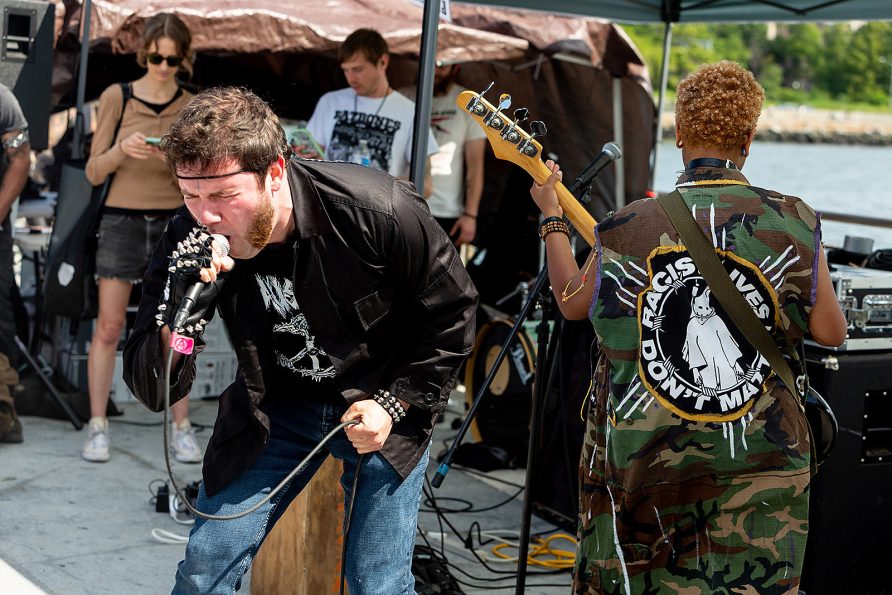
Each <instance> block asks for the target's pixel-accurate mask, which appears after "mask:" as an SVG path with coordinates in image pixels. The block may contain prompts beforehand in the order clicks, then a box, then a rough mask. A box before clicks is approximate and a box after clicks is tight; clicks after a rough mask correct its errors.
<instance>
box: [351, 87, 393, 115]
mask: <svg viewBox="0 0 892 595" xmlns="http://www.w3.org/2000/svg"><path fill="white" fill-rule="evenodd" d="M388 97H390V85H387V90H386V91H385V92H384V97H382V98H381V103H379V104H378V109H376V110H375V113H374V114H372V115H373V116H377V115H378V112H380V111H381V108H382V107H383V106H384V102H385V101H387V98H388ZM358 100H359V93H356V92H355V91H354V92H353V111H354V112H355V111H356V102H357V101H358Z"/></svg>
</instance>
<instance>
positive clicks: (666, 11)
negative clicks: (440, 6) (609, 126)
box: [467, 0, 892, 23]
mask: <svg viewBox="0 0 892 595" xmlns="http://www.w3.org/2000/svg"><path fill="white" fill-rule="evenodd" d="M467 1H468V2H469V3H471V4H483V5H488V6H506V7H515V8H525V9H529V10H543V7H542V4H541V2H531V1H530V0H467ZM547 10H548V12H550V13H564V14H576V15H585V16H590V17H599V18H603V19H609V20H611V21H619V22H625V23H694V22H697V23H729V22H737V23H754V22H769V21H784V22H814V21H850V20H853V19H858V20H868V21H883V20H892V2H890V1H889V0H551V1H550V2H549V3H548V6H547Z"/></svg>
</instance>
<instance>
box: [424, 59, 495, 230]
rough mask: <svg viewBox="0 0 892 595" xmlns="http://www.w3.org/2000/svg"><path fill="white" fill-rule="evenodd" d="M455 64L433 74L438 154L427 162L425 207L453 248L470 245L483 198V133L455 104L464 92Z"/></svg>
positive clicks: (435, 132) (432, 110)
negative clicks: (428, 189)
mask: <svg viewBox="0 0 892 595" xmlns="http://www.w3.org/2000/svg"><path fill="white" fill-rule="evenodd" d="M458 70H459V66H458V64H451V65H446V66H442V65H438V66H437V70H436V72H435V74H434V97H433V103H432V105H431V128H432V129H433V131H434V135H435V137H436V139H437V144H438V145H439V146H440V150H439V151H438V152H437V154H436V155H433V156H432V157H431V177H432V178H433V183H434V190H433V193H431V195H430V196H429V197H428V199H427V205H428V207H429V208H430V210H431V214H432V215H433V216H434V219H436V220H437V222H438V223H439V224H440V227H442V228H443V230H444V231H446V233H448V234H449V236H450V237H451V238H452V241H453V242H454V243H455V245H456V246H461V245H462V244H468V243H470V242H473V241H474V238H475V236H476V235H477V213H478V211H479V208H480V197H481V195H482V194H483V154H484V151H485V147H486V135H485V134H484V132H483V129H482V128H480V126H479V125H478V124H477V122H475V121H474V119H473V118H471V116H469V115H468V114H466V113H465V112H464V110H462V109H460V108H459V107H458V105H457V104H456V103H455V100H456V98H457V97H458V96H459V94H460V93H461V92H462V91H464V90H465V89H464V87H460V86H459V85H457V84H456V83H455V79H456V77H457V76H458Z"/></svg>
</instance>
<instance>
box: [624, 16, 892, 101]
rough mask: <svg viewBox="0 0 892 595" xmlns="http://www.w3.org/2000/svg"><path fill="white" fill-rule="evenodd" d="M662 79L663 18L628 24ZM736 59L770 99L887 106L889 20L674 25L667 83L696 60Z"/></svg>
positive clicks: (891, 49) (890, 89)
mask: <svg viewBox="0 0 892 595" xmlns="http://www.w3.org/2000/svg"><path fill="white" fill-rule="evenodd" d="M623 28H624V29H625V30H626V32H627V33H628V34H629V35H630V37H631V38H632V40H633V41H634V42H635V44H636V45H637V46H638V48H639V50H640V51H641V53H642V54H643V56H644V59H645V61H646V62H647V66H648V70H649V71H650V73H651V79H652V82H653V85H654V87H655V91H656V90H657V89H656V87H658V85H659V81H660V69H661V67H662V51H663V32H664V28H663V27H662V26H660V25H625V26H624V27H623ZM723 59H727V60H733V61H735V62H738V63H740V64H742V65H744V66H746V67H747V68H749V69H750V70H752V71H753V73H754V74H755V75H756V78H757V79H758V80H759V82H760V83H761V84H762V86H763V87H764V88H765V93H766V95H767V99H768V100H769V101H771V102H773V103H783V102H798V103H808V104H821V103H831V104H832V103H846V104H849V103H851V104H863V105H873V106H888V107H890V108H892V97H890V93H892V22H869V23H864V22H856V21H852V22H848V23H833V24H830V23H827V24H821V23H807V24H801V25H799V24H781V23H777V24H774V23H771V24H752V25H727V24H721V25H713V24H679V25H675V26H673V29H672V50H671V54H670V64H669V89H670V91H671V90H672V89H674V88H675V85H676V84H677V83H678V81H679V80H680V79H681V78H682V77H683V76H684V75H685V74H687V73H689V72H691V71H692V70H694V69H695V68H697V66H699V65H700V64H703V63H707V62H715V61H718V60H723Z"/></svg>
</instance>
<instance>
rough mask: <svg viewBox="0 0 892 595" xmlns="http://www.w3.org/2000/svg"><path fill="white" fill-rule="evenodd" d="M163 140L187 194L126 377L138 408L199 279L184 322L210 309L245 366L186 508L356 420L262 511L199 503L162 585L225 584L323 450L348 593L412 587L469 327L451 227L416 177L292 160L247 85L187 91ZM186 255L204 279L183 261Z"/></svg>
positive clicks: (247, 499) (156, 267) (271, 474)
mask: <svg viewBox="0 0 892 595" xmlns="http://www.w3.org/2000/svg"><path fill="white" fill-rule="evenodd" d="M162 147H163V150H164V151H165V153H166V158H167V163H168V165H169V167H170V168H171V169H172V171H173V172H174V173H175V174H176V177H177V180H178V183H179V187H180V190H181V192H182V193H183V196H184V197H185V207H184V208H183V209H181V210H180V211H179V212H178V214H177V215H176V216H175V217H174V218H173V219H172V221H171V223H170V225H169V226H168V228H167V230H166V232H165V233H164V235H163V237H162V239H161V241H160V243H159V245H158V247H157V249H156V250H155V253H154V256H153V258H152V262H151V264H150V266H149V269H148V271H147V273H146V276H145V282H144V289H143V297H142V301H141V303H140V307H139V314H138V316H137V321H136V328H135V330H134V332H133V334H132V336H131V337H130V339H129V341H128V342H127V345H126V347H125V350H124V376H125V379H126V381H127V384H128V386H130V388H131V390H132V391H133V393H134V394H135V395H137V396H138V398H139V399H140V400H141V401H142V402H143V403H145V404H146V405H147V406H148V407H149V408H150V409H152V410H155V411H159V410H160V409H161V408H162V407H163V401H164V399H163V389H164V384H163V383H165V382H168V380H167V379H165V378H164V362H165V358H166V351H167V347H166V345H167V344H168V341H169V337H170V328H169V325H170V322H171V320H172V317H173V316H175V313H176V312H177V311H179V306H180V301H181V299H180V297H181V296H183V295H184V294H186V293H187V292H188V291H189V290H190V289H194V284H195V283H196V282H199V279H200V280H201V281H202V282H203V285H202V286H201V287H200V288H198V289H197V290H194V291H193V293H194V292H195V291H197V296H196V298H195V303H194V306H193V307H192V309H191V312H188V313H184V316H185V320H184V321H183V322H182V324H181V327H182V330H181V334H186V335H192V336H194V337H195V339H196V345H197V346H198V349H197V350H198V351H200V349H201V346H202V342H201V330H202V329H203V327H204V325H205V324H206V323H207V321H208V320H210V319H211V317H212V316H213V315H214V313H215V312H216V313H218V314H219V315H220V316H221V317H222V319H223V321H224V322H225V324H226V327H227V330H228V331H229V336H230V338H231V340H232V342H233V345H234V347H235V350H236V354H237V356H238V362H239V371H238V377H237V379H236V381H235V382H234V383H233V384H232V385H231V386H229V387H228V388H227V389H226V390H225V391H223V393H222V394H221V395H220V404H219V413H218V416H217V421H216V424H215V427H214V432H213V435H212V437H211V439H210V441H209V443H208V447H207V452H206V454H205V458H204V468H203V479H204V481H203V482H202V484H201V489H200V491H199V497H198V506H197V507H198V509H199V510H201V511H202V512H206V513H214V514H231V513H235V512H238V511H240V510H244V509H246V508H248V507H249V506H250V505H252V504H253V503H255V502H257V501H259V500H260V499H261V498H262V496H263V495H264V493H265V492H269V491H270V489H271V488H272V487H274V486H275V485H276V484H278V483H279V482H280V480H282V479H283V478H284V477H285V476H286V475H287V474H288V473H289V472H290V471H291V470H292V468H293V467H294V466H295V465H296V464H297V463H298V462H299V461H300V460H301V459H302V458H303V457H304V456H306V455H307V454H308V453H309V452H310V451H311V450H312V449H313V448H314V447H315V446H316V445H317V444H318V443H319V442H320V441H321V439H322V437H323V436H324V435H325V434H326V433H328V432H329V431H330V430H331V429H333V428H334V427H335V426H337V425H338V424H339V423H340V422H342V421H346V420H350V419H358V420H360V423H359V424H358V425H355V426H351V427H348V428H347V429H346V430H345V431H344V432H340V433H338V434H336V435H335V437H334V438H333V439H332V440H331V441H329V442H328V443H326V445H325V447H324V449H323V450H322V451H321V452H320V453H319V454H318V455H317V456H316V458H315V459H314V460H313V461H312V463H311V464H310V466H309V467H308V468H307V470H306V471H304V472H302V473H300V474H298V475H297V476H296V477H295V479H294V480H293V481H292V482H291V483H290V484H289V485H288V487H287V488H286V489H285V490H284V491H283V492H282V493H281V494H280V495H279V496H277V497H276V498H274V499H273V500H272V501H271V502H270V503H269V504H267V505H265V506H263V507H261V508H260V509H258V510H257V511H256V512H254V513H252V514H250V515H248V516H246V517H243V518H240V519H237V520H232V521H205V520H202V519H200V518H197V519H196V520H195V525H194V527H193V529H192V531H191V533H190V535H189V544H188V546H187V548H186V555H185V560H183V561H182V562H180V564H179V568H178V570H177V573H176V584H175V586H174V588H173V593H178V594H179V593H232V592H233V591H234V590H237V589H238V588H239V587H240V584H241V579H242V576H243V575H244V573H245V571H246V570H247V569H248V567H249V566H250V564H251V561H252V558H253V556H254V555H255V553H256V552H257V550H258V548H259V547H260V545H261V543H262V542H263V540H264V538H265V537H266V535H267V534H268V533H269V531H270V530H271V529H272V527H273V525H274V524H275V523H276V521H277V520H278V519H279V518H280V517H281V515H282V514H283V513H284V512H285V510H286V509H287V507H288V505H289V504H290V503H291V501H292V500H293V499H294V498H295V497H296V496H297V495H298V494H299V493H300V491H301V490H302V489H303V487H304V486H305V485H306V484H307V482H308V481H309V480H310V479H311V477H312V475H313V473H314V472H315V471H316V470H317V469H318V468H319V466H320V465H321V464H322V462H323V461H324V459H325V458H326V457H327V456H328V455H329V454H332V455H334V456H335V457H337V458H338V459H340V460H342V461H343V463H344V474H343V477H342V479H341V483H342V485H343V487H344V489H345V492H346V498H347V501H348V502H349V500H350V498H351V495H352V494H351V491H352V483H353V480H354V475H355V474H358V482H357V484H356V493H355V495H353V496H355V497H354V507H353V512H352V516H351V519H350V526H349V534H348V538H347V544H346V576H347V584H348V586H349V589H350V593H352V594H353V595H366V594H378V593H380V594H382V595H393V594H396V593H409V594H411V593H414V592H415V590H414V578H413V576H412V572H411V557H412V551H413V547H414V542H415V528H416V520H417V513H418V506H419V502H420V498H421V485H422V482H423V480H424V474H425V468H426V466H427V462H428V456H429V444H430V436H431V431H432V428H433V425H434V423H435V421H436V419H437V418H438V416H439V415H440V414H442V413H443V411H444V410H445V408H446V403H447V399H448V396H449V393H450V389H451V387H452V385H453V383H454V374H455V370H456V368H457V367H458V366H459V365H460V364H461V362H462V360H463V359H464V358H465V357H466V356H467V355H468V353H469V352H470V350H471V347H472V343H473V337H474V328H473V322H472V321H473V317H474V312H475V306H476V301H477V294H476V291H475V289H474V288H473V285H472V283H471V281H470V279H469V278H468V276H467V274H466V272H465V269H464V267H463V266H462V263H461V261H460V260H459V258H458V255H457V254H456V251H455V249H454V248H453V247H452V243H451V242H450V241H449V238H448V237H447V236H446V234H445V233H443V231H442V230H441V229H440V227H439V226H438V225H437V223H436V221H434V219H433V218H432V217H431V216H430V214H429V212H428V210H427V207H426V205H425V204H424V200H423V199H421V198H420V197H419V196H418V194H417V193H416V192H415V190H414V188H412V187H411V186H410V185H409V184H407V183H405V182H400V181H397V180H395V179H394V178H392V177H391V176H389V175H388V174H386V173H382V172H380V171H377V170H374V169H371V168H367V167H362V166H359V165H353V164H349V163H340V162H327V161H310V160H301V159H297V158H291V159H289V158H288V152H289V149H288V145H287V143H286V140H285V135H284V133H283V131H282V127H281V126H280V125H279V121H278V119H277V118H276V116H275V115H274V114H273V113H272V111H271V110H270V109H269V107H268V106H267V105H266V104H265V103H264V102H263V101H262V100H260V99H259V98H258V97H257V96H255V95H254V94H253V93H251V92H249V91H246V90H244V89H237V88H216V89H210V90H208V91H205V92H203V93H201V94H199V95H197V96H196V97H195V98H193V100H192V101H191V102H190V103H189V104H188V105H187V106H186V107H185V109H184V110H183V112H182V113H181V115H180V116H179V117H178V118H177V120H176V121H175V122H174V123H173V125H172V126H171V128H170V131H169V133H168V135H167V136H166V137H164V140H163V142H162ZM208 234H219V235H220V236H223V237H224V238H225V241H214V240H213V239H212V238H211V237H209V236H208ZM227 242H228V244H229V250H228V254H225V253H226V252H227V250H226V249H225V245H224V244H226V243H227ZM209 245H213V246H214V249H213V251H212V252H210V253H209V252H208V251H206V250H204V251H203V249H204V248H206V247H207V246H209ZM202 255H203V256H204V257H206V258H207V260H205V261H204V262H202V260H201V257H202ZM196 263H199V264H198V265H197V268H201V271H200V275H199V274H193V275H191V276H190V275H184V274H180V273H179V272H178V271H179V270H180V269H190V267H191V268H192V269H195V268H196ZM195 366H196V362H195V356H194V355H182V356H180V355H179V354H177V357H176V359H175V368H174V371H173V378H171V379H170V383H171V400H174V399H180V398H182V397H184V396H185V395H186V394H187V393H188V391H189V387H190V384H191V383H192V381H193V379H194V377H195ZM360 455H364V456H360ZM332 506H334V503H332ZM345 508H346V507H345ZM333 578H336V577H333Z"/></svg>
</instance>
